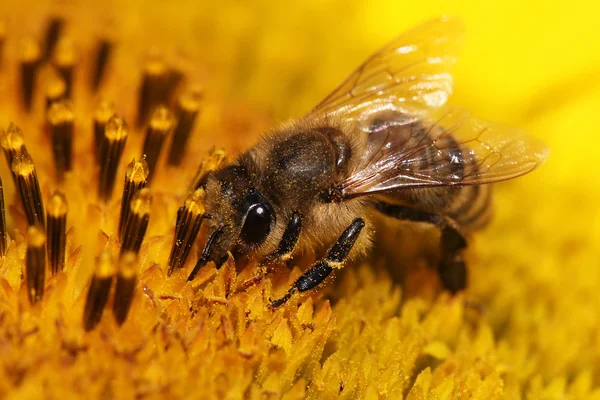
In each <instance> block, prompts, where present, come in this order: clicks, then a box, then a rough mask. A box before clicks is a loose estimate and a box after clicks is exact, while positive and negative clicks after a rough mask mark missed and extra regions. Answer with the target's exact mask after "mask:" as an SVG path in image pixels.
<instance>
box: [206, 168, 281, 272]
mask: <svg viewBox="0 0 600 400" xmlns="http://www.w3.org/2000/svg"><path fill="white" fill-rule="evenodd" d="M206 212H207V214H209V215H210V219H209V220H208V221H207V223H208V239H207V243H206V246H205V249H204V253H203V255H202V256H203V257H204V258H205V260H204V261H205V262H208V261H214V262H215V263H216V264H217V266H219V265H220V264H222V263H223V262H224V261H225V260H226V259H227V251H232V252H233V251H237V252H240V253H244V254H245V253H248V252H250V251H252V250H254V249H256V248H258V247H259V246H260V245H261V244H263V243H264V242H265V240H266V239H267V237H268V236H269V233H270V232H271V229H272V228H273V226H274V224H275V211H274V210H273V207H272V206H271V203H270V202H269V201H268V200H267V198H266V197H265V196H264V195H263V193H261V192H260V190H259V189H257V188H256V187H255V185H254V184H253V183H252V181H251V178H250V176H249V173H248V171H247V170H246V168H244V167H242V166H239V165H231V166H227V167H225V168H223V169H220V170H217V171H215V172H214V174H212V176H211V177H210V178H209V179H208V182H207V185H206Z"/></svg>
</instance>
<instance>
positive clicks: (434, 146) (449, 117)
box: [342, 104, 549, 197]
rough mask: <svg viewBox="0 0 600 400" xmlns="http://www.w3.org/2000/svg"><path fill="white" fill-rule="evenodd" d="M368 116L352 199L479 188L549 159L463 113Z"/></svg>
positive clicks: (350, 182) (522, 137)
mask: <svg viewBox="0 0 600 400" xmlns="http://www.w3.org/2000/svg"><path fill="white" fill-rule="evenodd" d="M371 111H372V112H371V113H369V112H368V111H367V110H363V114H361V118H360V119H359V120H357V121H356V123H357V124H358V125H357V128H358V129H359V130H362V131H363V132H364V133H365V134H366V135H368V146H367V151H366V153H365V154H364V155H362V157H363V161H362V163H361V164H360V166H359V167H358V168H357V169H356V170H355V171H353V172H352V174H351V176H350V177H349V178H348V179H346V180H345V181H344V182H343V183H342V192H343V193H344V195H345V196H346V197H356V196H360V195H363V194H369V193H382V192H390V191H394V190H398V189H402V188H409V187H413V188H418V187H433V186H455V185H479V184H485V183H492V182H498V181H502V180H506V179H511V178H515V177H517V176H520V175H523V174H526V173H527V172H530V171H532V170H533V169H534V168H535V167H537V166H538V165H540V164H541V163H542V162H543V161H544V160H545V159H546V158H547V157H548V154H549V151H548V148H547V147H546V145H545V144H544V143H542V142H541V141H539V140H538V139H536V138H534V137H532V136H530V135H529V134H527V133H526V132H524V131H522V130H520V129H517V128H513V127H509V126H504V125H500V124H496V123H492V122H487V121H483V120H481V119H478V118H475V117H472V116H471V115H470V114H469V113H468V112H467V111H465V110H462V109H460V108H450V107H443V108H439V109H436V110H430V111H427V112H423V113H421V114H419V113H412V114H411V113H407V112H406V110H395V109H393V107H392V106H391V105H389V104H388V107H387V109H384V110H383V111H382V110H381V109H380V108H374V109H372V110H371Z"/></svg>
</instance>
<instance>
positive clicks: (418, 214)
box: [373, 201, 467, 293]
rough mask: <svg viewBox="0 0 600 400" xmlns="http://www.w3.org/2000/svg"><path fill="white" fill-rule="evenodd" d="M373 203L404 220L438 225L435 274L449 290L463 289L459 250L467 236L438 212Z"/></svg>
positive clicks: (464, 273)
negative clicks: (438, 255) (437, 255)
mask: <svg viewBox="0 0 600 400" xmlns="http://www.w3.org/2000/svg"><path fill="white" fill-rule="evenodd" d="M373 207H374V208H375V209H376V210H377V211H379V212H381V213H383V214H385V215H387V216H389V217H393V218H396V219H399V220H404V221H413V222H426V223H430V224H432V225H435V226H437V227H439V228H440V230H441V237H440V247H441V259H440V263H439V265H438V275H439V277H440V280H441V282H442V285H444V288H446V289H447V290H448V291H450V292H451V293H456V292H458V291H460V290H463V289H464V288H465V287H466V286H467V268H466V266H465V261H464V259H463V256H462V254H461V250H462V249H464V248H465V247H466V246H467V240H466V238H465V236H464V234H463V233H462V232H461V230H460V228H459V227H458V226H457V225H456V223H455V222H454V221H452V220H451V219H450V218H448V217H445V216H443V215H440V214H436V213H432V212H427V211H421V210H417V209H414V208H410V207H406V206H401V205H396V204H390V203H387V202H384V201H376V202H374V203H373Z"/></svg>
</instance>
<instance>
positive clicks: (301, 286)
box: [271, 218, 365, 308]
mask: <svg viewBox="0 0 600 400" xmlns="http://www.w3.org/2000/svg"><path fill="white" fill-rule="evenodd" d="M364 226H365V221H364V220H363V219H362V218H356V219H355V220H354V221H352V224H350V226H349V227H348V228H346V230H344V232H343V233H342V234H341V235H340V237H339V238H338V240H337V241H336V242H335V244H334V245H333V247H332V248H331V249H330V250H329V252H328V253H327V256H326V257H325V258H324V259H322V260H320V261H317V262H316V263H315V264H313V265H312V266H311V267H310V268H309V269H308V270H306V272H304V274H302V275H301V276H300V277H299V278H298V279H296V282H294V284H293V285H292V287H291V288H290V290H288V292H287V293H286V294H285V295H284V296H283V297H282V298H280V299H277V300H273V301H272V302H271V307H272V308H276V307H279V306H281V305H282V304H284V303H285V302H286V301H288V300H289V299H290V297H292V294H294V293H295V292H296V291H298V292H306V291H307V290H310V289H312V288H314V287H315V286H317V285H319V284H320V283H321V282H323V281H324V280H325V278H327V276H328V275H329V274H330V273H331V271H333V268H335V267H336V266H337V265H339V264H341V263H343V262H344V260H346V258H347V257H348V254H349V253H350V250H352V247H353V246H354V243H356V240H357V239H358V236H359V235H360V232H361V231H362V229H363V228H364Z"/></svg>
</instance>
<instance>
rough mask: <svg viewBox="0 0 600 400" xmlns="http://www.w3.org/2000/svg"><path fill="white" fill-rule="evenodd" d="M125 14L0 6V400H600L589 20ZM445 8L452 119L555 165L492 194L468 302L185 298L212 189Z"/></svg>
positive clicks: (371, 286) (593, 52)
mask: <svg viewBox="0 0 600 400" xmlns="http://www.w3.org/2000/svg"><path fill="white" fill-rule="evenodd" d="M124 3H125V4H121V3H119V2H109V1H105V2H91V1H90V2H82V3H78V4H73V3H70V2H64V3H48V2H9V4H6V5H3V11H2V12H3V14H2V15H0V52H1V53H0V88H1V93H2V96H0V128H1V129H2V130H1V132H0V144H1V145H2V150H3V152H4V154H5V158H6V161H7V162H5V163H4V162H3V163H0V176H1V177H2V180H3V181H2V185H1V188H2V191H0V195H1V196H0V199H1V200H2V203H0V211H1V215H0V253H2V258H1V260H0V293H1V294H0V365H1V366H2V368H0V394H1V395H2V396H3V397H7V398H41V397H49V398H54V397H56V398H58V397H66V398H69V397H83V396H86V397H90V398H100V397H102V398H188V397H189V398H228V399H230V398H231V399H235V398H261V399H262V398H283V399H300V398H315V399H329V398H347V399H355V398H368V399H375V398H390V399H397V398H407V399H411V400H420V399H446V398H454V399H466V398H473V399H502V398H507V399H520V398H523V399H525V398H527V399H554V398H556V399H558V398H561V399H562V398H569V399H589V398H600V390H598V389H597V387H598V383H599V382H600V370H599V367H598V366H599V365H600V343H599V342H600V334H599V333H598V332H600V330H599V329H598V328H599V327H600V300H599V298H598V296H597V295H596V294H597V286H598V283H600V268H599V267H600V264H599V262H598V259H600V257H599V254H600V251H599V247H598V245H597V243H599V242H600V212H599V211H598V208H597V205H596V204H597V198H598V195H599V193H600V185H599V184H598V183H597V182H596V181H597V180H596V179H595V171H597V170H598V168H597V161H596V157H595V156H596V152H597V151H596V149H595V145H596V144H598V143H599V141H598V139H597V138H596V136H597V135H595V127H596V126H598V125H600V121H596V120H597V117H595V115H597V113H596V110H597V108H598V105H599V104H600V97H599V96H598V95H599V92H598V84H597V83H598V78H597V74H596V73H595V71H596V69H597V67H598V65H599V63H600V59H598V57H599V56H598V55H599V54H600V51H598V50H600V41H598V40H597V39H595V38H596V37H597V35H595V32H594V28H593V27H594V26H595V25H594V15H595V14H594V11H593V10H591V9H590V7H592V6H591V5H590V7H585V6H584V5H581V7H579V8H577V7H571V6H569V7H567V6H568V5H561V6H557V7H555V8H552V7H548V5H547V4H546V3H541V2H537V1H536V2H530V3H527V4H523V3H522V2H516V1H513V0H509V1H508V2H505V3H503V5H502V7H500V6H497V5H493V4H491V3H490V4H487V3H486V4H484V3H481V4H480V3H472V4H471V3H465V4H463V3H460V4H459V3H457V4H454V5H447V4H442V2H431V3H430V4H416V3H415V4H405V5H402V6H400V5H398V4H397V2H388V1H381V2H376V3H369V4H366V3H362V2H356V1H350V2H342V1H338V0H333V1H328V2H325V3H323V2H320V1H306V2H302V4H295V5H290V4H284V3H283V2H272V1H267V0H256V1H253V2H251V3H243V2H236V1H231V0H225V1H224V2H221V3H219V5H218V7H214V6H211V7H208V5H206V4H204V5H202V4H197V3H194V2H187V1H183V0H177V1H173V2H169V3H168V4H166V3H165V4H163V3H161V2H157V1H152V2H150V3H149V4H146V3H143V4H142V2H124ZM443 13H451V14H455V15H458V16H459V17H462V18H463V19H464V20H465V24H466V26H467V28H468V32H467V41H466V45H465V49H464V56H463V57H462V58H461V60H460V62H459V64H458V66H457V69H456V73H455V77H456V89H457V90H456V95H455V96H454V97H453V100H452V101H453V102H454V103H457V104H460V105H461V106H464V107H465V108H469V109H471V110H472V111H473V112H475V113H476V114H478V115H481V116H482V117H486V118H489V119H494V120H501V121H505V122H509V123H511V124H513V125H519V126H522V127H524V128H526V129H528V130H529V131H530V132H532V134H533V135H535V136H538V137H540V138H543V140H544V141H546V142H547V143H548V144H549V145H550V147H551V148H552V152H553V153H552V156H551V158H550V160H549V162H548V163H547V164H546V165H545V166H544V167H543V168H542V169H540V170H539V171H536V172H535V173H534V174H532V175H530V176H526V177H524V178H521V179H519V180H515V181H514V182H512V181H511V182H508V183H505V184H501V185H498V190H497V191H496V193H495V194H496V196H495V217H494V220H493V222H492V224H491V225H490V226H489V228H487V229H486V230H485V231H484V232H482V233H481V234H480V235H477V236H476V237H474V238H473V241H472V242H471V243H470V247H469V251H468V254H467V257H468V259H469V267H470V272H471V278H470V282H469V288H468V290H467V291H466V292H465V293H463V294H460V295H457V296H451V295H449V294H447V293H444V292H442V291H441V290H440V289H439V287H438V286H437V284H436V281H435V279H436V278H435V276H434V274H432V273H431V272H429V271H428V269H427V268H421V267H419V265H417V267H416V268H415V269H414V271H415V272H414V273H412V274H411V275H409V276H408V277H407V279H406V281H405V282H404V283H402V284H401V283H399V282H397V281H396V280H395V279H394V278H393V273H392V272H393V271H392V272H390V271H389V270H387V269H386V268H383V267H382V266H381V263H380V262H379V260H378V259H377V256H372V257H370V258H368V259H367V260H366V261H365V262H363V263H361V264H359V265H352V266H348V268H345V269H344V270H343V271H340V272H339V273H338V274H337V276H336V279H335V280H334V281H333V282H332V283H331V284H328V285H326V286H325V287H324V288H322V289H320V290H318V291H315V292H312V293H309V294H308V295H305V296H301V297H298V298H296V297H294V298H292V299H291V300H290V301H289V302H288V303H287V304H286V306H285V307H281V308H279V309H277V310H275V311H273V310H271V309H270V308H269V307H268V303H269V299H270V298H276V297H278V296H276V294H281V293H282V292H284V291H285V289H286V288H287V287H289V285H290V284H291V283H292V282H293V281H294V280H295V279H296V278H297V277H298V276H299V275H300V274H301V272H302V267H301V266H294V267H293V268H291V269H287V268H279V269H277V270H276V271H274V272H272V273H270V274H269V275H268V276H267V278H266V279H262V280H261V279H255V276H256V275H257V272H258V270H259V265H258V264H257V262H256V260H249V261H248V262H247V263H244V264H243V265H242V264H239V265H238V264H236V261H235V260H234V259H233V258H231V257H230V258H229V259H228V260H227V262H226V263H225V264H224V265H223V266H222V268H220V269H217V268H216V267H215V266H214V264H209V265H206V266H204V267H203V268H201V269H200V270H199V273H198V275H197V276H196V279H194V280H193V281H192V282H187V274H188V273H189V271H191V269H192V268H193V267H194V264H195V261H196V259H197V252H198V250H199V249H198V245H199V244H200V243H201V242H202V240H203V235H204V232H203V231H202V229H201V221H202V218H203V216H204V208H203V198H204V192H203V190H202V189H201V188H200V189H198V187H199V185H198V182H201V181H202V179H203V177H204V176H205V175H206V173H208V172H209V171H211V170H214V169H215V168H217V167H218V165H219V164H220V163H221V162H223V160H225V159H226V158H227V157H228V156H230V155H234V154H236V153H238V152H240V151H242V150H244V149H246V148H248V147H249V146H251V145H252V143H253V142H254V141H255V140H256V138H257V137H258V136H259V135H260V133H261V132H262V131H264V129H266V128H267V127H268V126H269V125H271V124H272V123H274V122H276V121H277V120H279V119H282V118H287V117H293V116H299V115H301V114H302V113H303V112H305V111H306V110H308V109H310V107H311V106H312V105H314V104H316V102H317V101H318V100H319V99H320V98H322V97H324V96H325V95H326V94H327V93H328V91H329V90H331V89H332V88H333V87H334V86H335V84H336V83H337V82H338V81H340V80H341V79H342V78H343V77H344V76H345V75H347V74H348V73H349V72H350V71H351V70H352V68H353V67H354V66H355V65H357V64H358V63H359V62H360V61H361V60H362V59H364V58H365V57H366V56H367V55H368V54H369V53H370V52H372V51H373V50H374V49H376V48H377V47H378V46H380V45H381V44H383V43H385V42H386V41H388V40H389V39H391V38H392V37H394V36H396V35H397V34H399V33H400V32H401V31H403V30H405V29H407V28H409V27H411V26H413V25H416V24H418V23H420V22H422V21H424V20H426V19H429V18H431V17H433V16H436V15H440V14H443ZM596 122H598V124H596ZM222 148H223V149H225V150H224V151H223V150H221V149H222ZM143 155H145V157H144V156H143Z"/></svg>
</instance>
